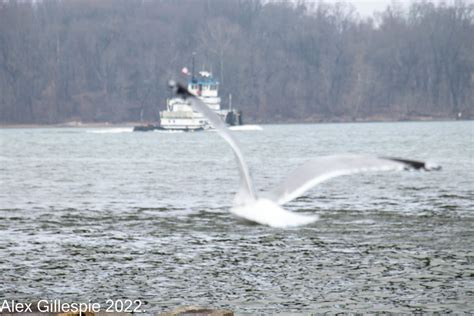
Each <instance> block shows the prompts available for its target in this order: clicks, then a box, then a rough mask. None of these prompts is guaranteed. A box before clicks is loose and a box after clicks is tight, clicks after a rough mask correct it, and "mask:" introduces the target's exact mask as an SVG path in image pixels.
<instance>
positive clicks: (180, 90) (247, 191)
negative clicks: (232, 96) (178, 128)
mask: <svg viewBox="0 0 474 316" xmlns="http://www.w3.org/2000/svg"><path fill="white" fill-rule="evenodd" d="M169 86H170V87H171V88H172V89H173V90H174V92H175V93H176V94H178V95H180V96H181V97H183V98H185V99H187V100H189V101H190V102H191V106H192V107H193V109H194V110H196V111H198V112H201V113H202V114H203V115H204V116H205V117H206V118H207V120H208V121H209V122H210V123H211V125H212V126H213V127H214V128H215V129H216V131H217V133H218V134H219V135H220V136H221V137H222V138H223V139H224V140H225V141H226V142H227V143H228V144H229V145H230V147H231V148H232V150H233V152H234V155H235V159H236V161H237V165H238V166H239V173H240V181H241V186H240V191H239V192H238V193H237V196H236V203H237V204H244V203H246V202H248V201H254V200H255V199H256V198H257V196H256V194H255V190H254V188H253V183H252V179H251V177H250V172H249V169H248V167H247V164H246V162H245V160H244V157H243V155H242V151H241V150H240V146H239V143H238V142H237V140H236V139H235V138H234V137H233V136H232V134H231V133H230V132H229V129H228V128H227V127H226V126H225V124H224V122H223V121H222V120H221V119H220V118H219V116H217V114H216V113H214V112H213V111H212V110H211V109H210V108H209V107H208V106H207V105H206V104H204V102H202V101H201V100H200V99H199V98H197V97H196V96H195V95H194V94H192V93H191V92H189V91H188V89H186V88H185V87H184V86H183V85H181V84H179V83H177V82H175V81H173V80H171V81H170V82H169Z"/></svg>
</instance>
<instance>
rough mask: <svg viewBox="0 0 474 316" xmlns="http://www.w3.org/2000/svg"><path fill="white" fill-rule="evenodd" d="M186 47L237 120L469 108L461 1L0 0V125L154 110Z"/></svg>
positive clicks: (471, 53)
mask: <svg viewBox="0 0 474 316" xmlns="http://www.w3.org/2000/svg"><path fill="white" fill-rule="evenodd" d="M192 52H196V66H197V69H198V70H200V69H201V68H202V67H205V68H206V69H212V71H213V73H214V75H215V76H216V77H217V78H219V80H220V82H221V96H222V97H223V105H224V106H226V103H227V97H226V96H227V95H228V94H229V93H232V97H233V99H232V100H233V102H232V103H233V106H234V107H238V108H240V109H242V110H243V111H244V115H245V118H246V119H247V120H257V121H266V122H275V121H324V120H367V119H394V120H398V119H417V118H454V117H456V116H457V115H458V113H463V117H468V118H469V117H470V118H472V117H474V4H472V3H471V2H466V1H457V2H455V4H453V5H445V4H439V5H435V4H433V3H430V2H426V1H424V2H418V3H414V4H412V5H411V6H410V7H409V8H408V9H403V8H398V7H396V6H395V7H394V6H392V7H387V9H386V10H385V11H384V12H381V13H379V14H376V15H375V16H373V17H370V18H361V17H360V16H359V15H358V13H357V12H356V10H355V9H354V8H353V7H351V6H350V5H344V4H336V5H329V4H325V3H323V2H319V3H316V2H304V1H297V2H294V1H291V2H281V1H278V2H273V1H261V0H228V1H225V0H179V1H175V0H155V1H153V0H67V1H66V0H62V1H61V0H43V1H12V0H10V1H5V0H3V1H1V2H0V122H2V123H59V122H67V121H82V122H105V121H108V122H123V121H138V120H140V119H143V120H145V121H156V120H157V119H158V111H159V110H161V109H163V108H164V107H165V99H166V98H167V97H169V94H170V92H169V91H168V89H167V86H166V83H167V81H168V80H169V79H170V78H178V79H180V80H183V81H184V80H186V78H184V77H183V76H182V75H180V74H179V72H180V69H181V68H182V67H184V66H187V67H188V68H190V67H191V56H192Z"/></svg>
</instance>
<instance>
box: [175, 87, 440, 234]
mask: <svg viewBox="0 0 474 316" xmlns="http://www.w3.org/2000/svg"><path fill="white" fill-rule="evenodd" d="M169 86H170V88H171V89H173V91H174V92H175V93H176V94H177V95H179V96H181V97H182V98H184V99H187V100H189V102H190V103H191V106H192V108H193V109H194V110H196V111H198V112H201V113H202V114H203V115H204V116H205V117H206V118H207V119H208V120H209V122H210V123H211V125H212V126H213V127H214V128H215V129H216V131H217V133H218V134H219V135H220V136H221V137H222V138H223V139H224V140H225V141H226V142H227V143H228V144H229V145H230V147H231V148H232V150H233V152H234V155H235V158H236V161H237V164H238V167H239V173H240V182H241V185H240V189H239V191H238V192H237V194H236V196H235V199H234V206H233V207H232V208H231V210H230V211H231V212H232V213H233V214H234V215H236V216H237V217H238V218H240V219H243V220H246V221H250V222H254V223H258V224H262V225H268V226H271V227H277V228H285V227H295V226H300V225H306V224H310V223H312V222H315V221H317V220H318V216H308V215H302V214H297V213H294V212H289V211H287V210H285V209H283V208H282V207H281V205H283V204H285V203H287V202H289V201H291V200H293V199H295V198H297V197H299V196H300V195H301V194H303V193H304V192H306V191H307V190H309V189H310V188H312V187H313V186H315V185H317V184H319V183H321V182H323V181H326V180H329V179H332V178H335V177H338V176H343V175H349V174H354V173H360V172H368V171H394V170H410V169H414V170H426V171H430V170H439V169H441V167H440V166H438V165H429V164H427V163H425V162H422V161H415V160H408V159H399V158H391V157H373V156H363V155H353V154H347V155H332V156H323V157H319V158H316V159H313V160H310V161H308V162H306V163H304V164H303V165H301V166H300V167H298V168H297V169H296V170H295V171H293V172H292V173H290V174H289V175H288V177H287V178H286V179H284V180H283V182H281V183H280V184H279V185H278V186H277V187H276V188H274V189H273V190H272V191H270V192H267V193H266V194H264V195H262V196H257V194H256V192H255V189H254V187H253V183H252V180H251V177H250V173H249V169H248V167H247V164H246V163H245V160H244V157H243V155H242V152H241V150H240V147H239V144H238V142H237V140H236V139H235V138H234V136H233V135H232V134H231V133H230V131H229V130H228V129H227V127H226V126H225V124H224V122H223V121H222V120H221V119H220V118H219V117H218V116H217V114H215V113H214V112H213V111H212V110H211V109H209V107H208V106H207V105H206V104H204V103H203V102H202V101H201V100H200V99H199V98H197V97H196V96H195V95H194V94H192V93H191V92H189V91H188V90H187V89H186V88H185V87H184V86H183V85H181V84H179V83H177V82H175V81H174V80H170V82H169Z"/></svg>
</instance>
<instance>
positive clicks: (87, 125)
mask: <svg viewBox="0 0 474 316" xmlns="http://www.w3.org/2000/svg"><path fill="white" fill-rule="evenodd" d="M473 120H474V119H473V118H464V119H454V118H430V119H427V118H417V119H387V118H378V119H366V120H364V119H359V120H343V119H342V120H337V119H335V120H330V119H328V120H284V121H280V120H275V121H253V120H252V121H249V122H244V124H243V125H307V124H347V123H416V122H454V121H456V122H458V121H459V122H462V121H473ZM147 124H157V123H156V122H151V121H150V122H119V123H110V122H65V123H52V124H48V123H45V124H39V123H34V124H33V123H31V124H18V123H0V129H16V128H19V129H27V128H31V129H34V128H120V127H122V128H123V127H130V128H132V127H134V126H143V125H147Z"/></svg>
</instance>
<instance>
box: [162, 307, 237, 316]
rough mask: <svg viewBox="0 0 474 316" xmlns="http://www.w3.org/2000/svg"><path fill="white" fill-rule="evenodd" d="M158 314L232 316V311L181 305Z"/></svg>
mask: <svg viewBox="0 0 474 316" xmlns="http://www.w3.org/2000/svg"><path fill="white" fill-rule="evenodd" d="M159 316H234V312H232V311H230V310H225V309H212V308H207V307H200V306H183V307H179V308H177V309H175V310H172V311H170V312H166V313H163V314H160V315H159Z"/></svg>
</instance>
